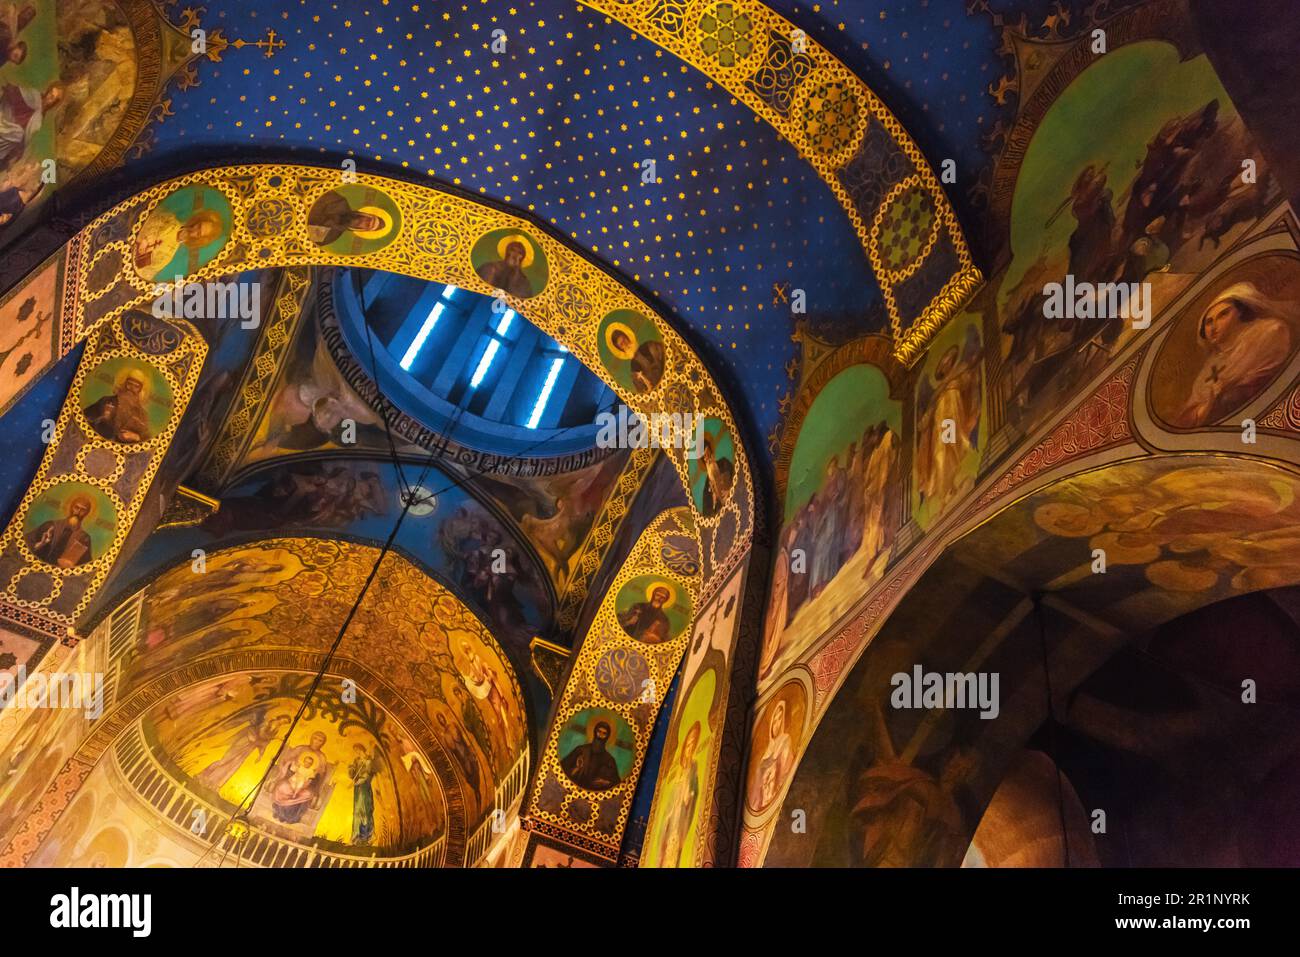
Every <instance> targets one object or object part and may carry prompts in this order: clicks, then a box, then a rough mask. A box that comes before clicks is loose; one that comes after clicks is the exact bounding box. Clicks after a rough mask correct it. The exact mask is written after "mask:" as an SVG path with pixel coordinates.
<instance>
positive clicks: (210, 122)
mask: <svg viewBox="0 0 1300 957" xmlns="http://www.w3.org/2000/svg"><path fill="white" fill-rule="evenodd" d="M437 6H438V10H439V14H438V16H436V17H432V16H430V15H429V12H428V11H427V10H419V11H418V12H412V11H411V10H410V9H407V8H398V7H396V6H389V7H381V8H376V9H375V10H373V11H372V10H364V9H359V8H355V7H349V6H344V5H342V4H336V5H333V6H331V7H329V8H325V7H323V6H317V7H315V8H314V9H318V10H319V11H320V12H318V13H314V14H313V15H312V16H310V17H308V16H306V15H304V13H303V8H302V6H301V5H300V4H296V3H289V2H287V0H276V2H272V3H270V4H264V5H260V6H259V7H258V8H256V9H251V8H249V7H248V6H247V5H245V4H237V3H232V2H229V0H226V2H218V3H212V4H209V5H208V9H207V12H206V13H205V14H204V16H203V20H202V23H203V25H204V26H205V27H206V28H207V29H208V30H210V31H215V30H217V29H218V28H220V29H221V30H222V32H223V34H224V36H225V38H226V39H227V40H228V41H234V40H236V39H244V40H247V41H250V42H251V41H255V40H259V39H263V40H264V39H265V37H266V36H267V35H268V34H267V31H268V30H274V31H275V34H276V38H277V39H276V40H275V42H277V43H279V42H283V43H284V47H283V48H282V49H281V48H276V50H275V52H274V55H272V56H270V57H267V56H265V55H264V52H263V51H262V50H260V49H256V48H253V47H251V46H246V47H244V48H242V49H232V48H227V49H226V50H225V51H224V52H223V54H222V60H221V62H219V63H208V62H203V63H201V64H200V66H199V79H200V83H199V85H198V87H196V88H194V89H192V90H190V91H188V92H187V93H185V94H183V95H181V96H178V97H176V98H175V99H174V101H173V109H174V111H175V115H174V116H169V117H167V118H166V120H165V122H163V123H161V124H159V125H158V126H157V127H156V130H155V133H156V136H155V137H154V142H153V146H152V149H151V153H150V156H151V162H152V163H156V164H159V166H160V167H168V168H176V167H178V166H181V165H184V164H185V162H186V161H187V160H189V161H190V162H192V159H191V158H192V157H193V156H194V155H195V149H196V147H200V146H201V147H202V155H204V156H212V155H216V154H217V153H223V154H229V153H230V152H231V151H232V149H234V148H238V144H240V143H241V142H242V143H247V145H248V146H249V147H267V148H273V149H276V150H280V151H285V152H292V153H293V154H294V156H295V158H297V159H307V158H309V157H307V156H304V155H303V154H304V153H315V154H320V156H321V157H322V158H324V157H329V158H331V160H332V159H334V158H337V157H342V156H347V155H353V156H355V157H356V159H357V161H358V164H359V165H361V166H362V167H363V168H367V167H373V166H377V165H382V166H383V167H385V168H389V169H392V168H395V167H400V168H402V169H405V170H407V171H409V172H410V173H411V174H413V175H431V176H433V177H436V178H437V179H438V180H440V181H442V182H450V183H453V184H455V185H459V186H461V187H462V188H465V189H467V190H470V191H472V192H475V193H479V194H481V195H484V196H487V197H490V198H492V199H497V200H500V201H502V202H506V203H509V204H511V205H514V206H516V207H518V208H522V209H527V210H529V211H531V212H533V213H534V214H535V215H537V216H539V217H540V218H542V219H543V220H545V221H546V222H547V223H549V224H551V225H553V226H554V227H555V228H556V229H558V230H559V231H561V232H563V233H564V234H566V235H567V236H569V237H570V238H572V239H573V240H575V241H576V242H577V243H578V244H579V245H580V246H581V247H583V248H585V249H587V250H590V251H591V252H593V253H594V254H596V255H597V256H598V257H599V258H601V259H602V260H603V261H604V262H606V263H607V264H609V265H611V266H613V267H614V268H616V269H618V270H619V271H620V272H622V273H623V274H624V275H626V276H629V277H631V278H632V279H633V280H634V281H636V282H638V283H640V284H641V285H642V286H644V287H645V288H646V289H647V290H648V291H649V292H650V293H651V294H652V295H653V296H654V297H656V298H657V299H658V300H659V301H660V302H662V303H663V304H664V305H665V306H666V307H667V308H668V309H669V310H670V311H671V312H672V313H674V314H675V315H676V316H678V317H680V319H682V320H684V321H685V323H686V324H687V325H689V327H690V329H691V330H693V331H694V332H695V336H694V337H693V338H695V339H696V341H697V343H701V344H703V345H704V348H705V350H706V353H707V354H708V357H709V358H710V359H711V360H713V364H714V365H715V367H717V368H718V370H719V371H720V372H722V373H723V374H724V375H729V377H730V378H731V379H732V380H734V381H735V383H736V384H738V385H739V386H740V387H741V388H742V389H743V392H744V397H745V401H746V403H747V404H748V406H749V409H750V412H751V414H752V420H753V423H754V426H755V428H756V431H758V433H759V434H762V435H766V434H767V433H768V432H769V431H770V430H771V428H772V427H773V426H774V425H775V424H776V421H777V398H778V395H779V393H780V392H782V391H783V390H784V389H785V387H786V384H787V382H788V379H787V375H786V371H785V365H786V363H787V361H789V360H790V359H791V358H792V357H793V356H794V349H793V344H792V343H791V342H790V338H789V335H788V334H789V332H791V331H792V330H793V324H792V321H791V319H790V316H789V313H788V306H787V305H785V304H780V305H774V298H775V297H774V294H773V285H774V284H777V283H780V284H785V285H789V286H791V287H799V288H805V289H806V290H807V293H808V300H809V312H810V313H815V314H817V315H822V316H835V317H838V318H850V317H864V316H866V315H868V314H869V313H870V312H871V306H872V305H873V304H874V303H876V302H877V301H878V293H877V292H876V287H875V284H874V281H873V280H872V279H871V273H870V269H869V267H868V265H867V263H866V258H865V256H864V254H863V252H862V249H861V246H860V244H859V242H858V241H857V239H856V237H855V236H854V233H853V230H852V228H851V226H850V224H849V223H848V221H847V219H846V217H845V215H844V213H843V212H842V210H841V209H840V207H839V204H838V203H837V202H836V200H835V198H834V196H833V195H832V194H831V192H830V190H829V189H828V188H827V187H826V186H825V185H824V184H823V183H822V182H821V181H820V180H819V178H818V176H817V174H816V173H815V172H814V171H813V170H812V169H811V168H810V167H809V166H808V165H807V164H806V163H805V162H804V161H803V160H801V159H800V158H799V156H798V155H797V154H796V152H795V151H794V149H793V148H792V147H791V146H790V145H788V144H787V143H785V142H783V141H781V140H780V138H779V137H778V135H777V134H776V133H775V131H773V130H772V129H771V128H770V127H769V126H768V125H767V124H766V123H765V122H763V121H761V120H759V119H758V118H756V117H755V116H754V114H753V113H752V112H751V111H750V110H749V109H748V108H746V107H745V106H743V105H741V104H738V103H736V102H734V101H733V100H732V99H731V98H730V97H729V96H728V95H727V94H726V93H725V91H722V90H720V89H719V88H718V87H716V86H715V85H714V84H713V83H711V82H710V81H709V80H708V79H707V78H706V77H704V76H703V75H701V74H699V73H698V72H696V71H695V70H694V69H693V68H691V67H689V66H687V65H685V64H684V63H682V62H680V61H679V60H677V59H676V58H675V57H673V56H671V55H669V54H666V53H664V52H663V51H662V50H660V49H658V48H657V47H655V46H654V45H653V44H652V43H650V42H649V41H647V40H645V39H642V38H641V37H639V36H637V35H635V34H634V33H632V32H631V31H629V30H628V29H627V28H625V27H622V26H620V25H618V24H614V23H611V22H607V21H606V19H605V18H604V17H603V16H600V15H598V14H595V13H593V12H591V11H588V10H585V9H583V8H580V7H578V6H576V5H574V4H571V3H568V2H563V3H560V2H554V3H552V2H532V3H526V4H514V3H504V2H499V0H483V2H479V3H466V4H456V5H452V4H438V5H437ZM496 29H501V30H504V31H505V34H506V39H507V47H506V51H507V52H506V53H504V54H501V55H494V54H493V53H492V52H491V50H490V49H489V45H490V43H491V40H492V37H491V33H492V31H493V30H496ZM231 144H236V146H235V147H232V145H231ZM646 159H653V160H654V161H655V172H656V175H657V178H658V180H659V182H657V183H654V184H647V185H643V184H642V182H641V174H642V165H641V164H642V161H643V160H646Z"/></svg>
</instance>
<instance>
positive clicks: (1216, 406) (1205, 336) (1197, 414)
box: [1173, 282, 1294, 429]
mask: <svg viewBox="0 0 1300 957" xmlns="http://www.w3.org/2000/svg"><path fill="white" fill-rule="evenodd" d="M1293 309H1294V304H1292V303H1285V304H1284V303H1279V302H1273V301H1272V300H1270V299H1268V298H1267V297H1265V296H1264V295H1262V294H1261V293H1260V291H1259V290H1258V289H1257V288H1256V287H1255V286H1254V284H1253V283H1248V282H1241V283H1237V284H1235V285H1232V286H1229V287H1228V288H1227V289H1225V290H1223V292H1221V293H1219V295H1218V296H1216V297H1215V298H1214V300H1213V301H1212V302H1211V303H1210V304H1209V305H1208V306H1207V307H1206V309H1205V312H1203V313H1202V314H1201V319H1200V324H1199V326H1198V327H1197V340H1198V343H1199V345H1200V346H1201V348H1202V350H1203V351H1204V352H1205V359H1204V362H1203V363H1202V365H1201V368H1200V371H1199V372H1197V373H1196V377H1195V378H1194V379H1193V380H1192V384H1191V386H1190V388H1189V389H1188V392H1187V398H1186V400H1185V401H1184V403H1183V407H1182V409H1181V410H1180V411H1179V412H1178V413H1177V415H1176V416H1175V420H1174V423H1173V424H1174V425H1176V426H1178V427H1180V428H1185V429H1191V428H1196V427H1198V426H1202V425H1208V424H1210V423H1212V422H1217V421H1219V420H1221V419H1223V418H1224V417H1225V416H1227V415H1230V414H1231V413H1232V412H1233V411H1234V410H1236V409H1239V408H1240V407H1241V406H1243V405H1245V404H1246V403H1247V402H1249V401H1250V400H1251V399H1253V398H1254V397H1255V396H1256V395H1258V394H1259V392H1260V391H1261V390H1262V389H1264V388H1265V387H1266V386H1267V385H1268V384H1269V383H1270V382H1271V381H1273V377H1274V376H1276V375H1277V373H1278V371H1279V370H1280V369H1281V368H1282V366H1283V365H1285V364H1286V361H1287V358H1288V357H1289V356H1290V355H1291V345H1292V341H1291V327H1290V325H1289V324H1288V322H1287V321H1286V319H1284V318H1281V316H1282V313H1283V312H1284V311H1286V312H1289V311H1293Z"/></svg>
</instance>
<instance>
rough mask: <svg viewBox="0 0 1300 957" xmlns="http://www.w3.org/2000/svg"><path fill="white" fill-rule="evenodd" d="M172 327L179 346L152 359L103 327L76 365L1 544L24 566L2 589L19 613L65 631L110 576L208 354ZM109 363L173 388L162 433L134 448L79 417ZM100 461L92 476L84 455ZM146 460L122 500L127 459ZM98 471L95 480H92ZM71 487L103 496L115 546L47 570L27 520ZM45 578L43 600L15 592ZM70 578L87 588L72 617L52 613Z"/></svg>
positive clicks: (185, 328)
mask: <svg viewBox="0 0 1300 957" xmlns="http://www.w3.org/2000/svg"><path fill="white" fill-rule="evenodd" d="M163 322H165V323H166V324H167V325H170V326H171V327H173V328H174V329H175V330H176V331H177V332H178V333H179V334H180V338H179V341H178V343H177V345H176V346H175V347H174V348H173V349H172V350H171V351H170V352H166V353H162V354H152V353H150V352H146V351H145V350H143V349H139V348H137V347H136V346H135V345H134V344H133V343H131V341H130V340H129V339H128V338H127V337H126V335H125V334H124V331H123V329H122V327H121V324H120V323H114V324H113V325H112V326H104V327H101V328H100V330H99V333H98V335H97V337H96V338H95V340H94V341H93V342H92V343H91V344H90V346H89V347H88V348H87V350H86V353H85V355H83V356H82V358H81V362H80V364H79V365H78V367H77V374H76V376H75V377H74V378H73V380H72V386H71V387H70V389H69V390H68V394H67V397H66V398H65V399H64V402H63V408H62V410H61V411H60V412H59V418H58V420H57V422H56V423H55V427H54V436H53V439H52V440H51V441H50V443H49V445H48V447H47V448H46V450H45V455H44V456H43V457H42V459H41V465H40V468H39V469H38V470H37V472H36V476H35V478H34V479H32V482H31V484H30V485H29V486H28V488H27V492H26V494H25V495H24V496H23V499H22V502H21V503H20V504H19V506H18V509H17V511H15V512H14V516H13V518H12V519H10V521H9V525H8V527H7V528H6V529H5V531H4V535H3V538H0V553H6V552H10V550H11V549H13V551H15V552H16V553H17V555H18V557H19V558H20V559H21V561H22V567H20V568H18V569H16V570H15V571H14V572H13V575H12V577H11V578H10V579H9V580H8V581H7V582H6V583H5V584H4V592H3V593H2V595H0V597H2V598H3V600H4V601H5V602H6V603H7V604H9V605H11V606H15V607H17V608H21V609H24V610H27V611H30V612H33V613H36V614H38V615H40V616H42V617H44V618H47V619H49V620H51V621H53V622H57V623H58V624H61V625H68V626H71V625H73V624H74V623H75V621H76V619H77V617H78V616H79V615H80V614H81V612H82V611H84V610H85V608H86V606H87V605H88V604H89V603H90V601H91V599H92V598H94V596H95V591H96V589H97V588H98V587H99V586H100V585H101V584H103V582H104V579H105V578H106V577H107V576H108V573H109V570H110V569H111V568H112V567H113V564H114V563H115V562H116V560H117V556H118V553H119V552H120V551H121V549H122V546H123V545H124V544H125V542H126V537H127V535H128V534H129V533H130V531H131V527H132V525H133V524H134V522H135V518H136V516H137V515H138V514H139V511H140V508H141V506H142V505H143V504H144V499H145V496H146V495H147V493H148V490H149V487H150V485H151V484H152V482H153V478H154V476H155V474H157V471H158V468H159V466H160V465H161V464H162V461H163V458H164V457H165V455H166V452H167V449H168V447H169V446H170V445H171V442H172V439H173V438H174V436H175V434H176V430H177V428H178V427H179V426H180V422H181V419H182V418H183V417H184V415H185V410H186V408H187V407H188V406H189V402H190V399H191V397H192V396H193V394H194V388H195V386H196V385H197V384H198V379H199V373H200V371H201V370H202V368H203V360H204V358H205V356H206V355H207V344H206V343H205V342H204V341H203V337H202V336H200V335H199V334H198V332H197V331H196V330H194V328H193V327H192V326H190V325H189V323H186V322H184V321H182V320H163ZM113 359H128V360H130V361H132V362H135V363H138V364H140V365H142V366H146V367H148V368H150V369H151V370H153V371H154V372H155V373H157V374H158V375H159V376H160V377H161V378H162V379H164V380H165V381H166V382H167V385H168V388H169V389H170V390H171V410H170V413H169V415H168V418H167V424H166V426H164V428H163V429H162V431H160V432H159V433H158V434H157V435H155V436H153V437H152V438H150V439H148V440H146V441H143V442H138V443H122V442H117V441H114V440H112V439H107V438H104V437H103V436H101V435H99V434H98V433H97V432H96V431H95V430H94V429H92V428H90V425H89V423H88V421H87V420H86V416H85V411H84V410H83V409H82V407H81V395H82V390H83V388H84V386H85V384H86V380H87V378H88V377H89V376H90V375H91V374H92V373H93V372H94V371H95V370H97V369H98V368H99V367H100V366H101V365H102V364H103V363H105V362H108V361H110V360H113ZM67 443H76V444H77V445H78V447H77V448H76V451H75V452H73V453H72V454H69V451H68V449H67V448H66V447H65V444H67ZM91 455H96V456H105V457H109V458H110V459H111V463H112V464H111V468H109V469H107V471H105V470H103V469H99V470H95V471H94V472H92V470H91V469H89V468H87V462H86V460H87V457H88V456H91ZM140 456H146V457H147V461H146V462H145V464H144V466H143V468H140V469H138V473H137V474H138V478H137V479H136V481H135V484H134V485H133V486H132V487H131V488H130V489H129V493H128V494H126V495H124V494H123V493H122V492H121V490H119V488H118V485H119V484H120V482H121V478H122V475H123V473H124V472H125V470H126V466H127V461H128V459H135V458H138V457H140ZM96 473H98V474H96ZM70 483H77V484H81V485H87V486H90V487H91V488H93V489H95V490H96V491H97V492H99V493H100V494H101V495H103V496H104V497H105V498H106V499H107V500H108V502H109V503H110V504H111V505H112V506H113V509H114V514H115V523H114V529H113V540H112V543H111V544H110V545H109V547H108V548H107V549H106V550H105V551H104V552H103V553H102V554H99V555H96V556H95V557H94V558H93V559H92V560H91V561H88V562H86V563H85V564H84V565H78V566H75V567H72V568H59V567H57V566H55V565H51V564H49V563H47V562H45V561H43V560H41V559H39V558H37V557H36V555H35V554H33V552H32V550H31V548H30V547H29V545H28V543H27V535H26V526H27V516H28V514H29V513H30V511H31V509H32V507H33V506H34V505H35V504H36V502H37V501H38V500H39V499H40V498H41V497H42V496H44V495H45V493H46V492H48V491H50V490H52V489H56V488H58V487H59V486H62V485H66V484H70ZM34 575H44V576H47V577H48V578H49V580H50V583H51V587H50V590H49V592H48V594H46V595H45V596H44V597H41V598H32V599H29V598H22V597H20V594H19V593H20V591H21V586H22V583H23V581H24V579H26V578H28V577H30V576H34ZM70 580H86V581H87V584H86V586H85V589H84V591H83V593H82V595H81V597H80V599H78V601H77V604H76V606H75V607H74V608H73V610H72V611H70V612H68V611H62V610H55V609H54V608H52V607H51V606H53V605H54V604H55V603H56V602H57V601H58V600H59V598H60V597H61V595H62V593H63V589H64V586H65V583H66V582H68V581H70Z"/></svg>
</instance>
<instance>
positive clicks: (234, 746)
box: [168, 707, 290, 791]
mask: <svg viewBox="0 0 1300 957" xmlns="http://www.w3.org/2000/svg"><path fill="white" fill-rule="evenodd" d="M168 716H169V717H170V716H171V715H170V714H169V715H168ZM289 721H290V719H289V716H288V715H283V714H281V715H276V716H275V717H273V718H270V719H268V718H267V717H266V708H265V707H263V708H259V709H258V710H257V711H255V712H254V713H253V716H252V717H251V719H250V720H249V722H248V724H247V725H246V726H245V727H244V728H243V729H242V730H241V731H240V732H239V734H238V735H236V736H235V738H234V740H232V741H231V742H230V745H229V747H227V748H226V753H225V754H223V755H222V756H221V757H220V758H218V759H217V760H215V761H213V762H212V763H211V764H209V765H208V766H207V767H206V768H204V769H203V770H202V771H200V772H199V775H198V779H199V781H200V782H202V783H203V784H206V785H207V786H208V787H210V788H212V790H214V791H220V790H221V789H222V788H223V787H224V786H225V784H226V782H227V781H229V780H230V779H231V778H232V777H234V776H235V772H237V771H238V770H239V769H240V768H241V767H243V766H244V762H245V761H247V760H248V758H249V757H250V756H252V755H253V754H258V753H262V752H264V751H266V750H267V749H268V748H270V746H271V745H272V744H274V743H275V742H276V741H277V740H278V739H279V737H280V735H281V734H282V733H283V732H284V728H285V726H286V725H287V724H288V723H289Z"/></svg>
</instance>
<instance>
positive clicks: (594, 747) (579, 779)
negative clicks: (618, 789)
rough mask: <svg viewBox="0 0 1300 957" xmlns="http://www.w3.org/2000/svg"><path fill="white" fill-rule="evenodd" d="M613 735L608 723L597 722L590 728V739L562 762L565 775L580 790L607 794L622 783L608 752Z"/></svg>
mask: <svg viewBox="0 0 1300 957" xmlns="http://www.w3.org/2000/svg"><path fill="white" fill-rule="evenodd" d="M612 733H613V729H612V728H611V727H610V724H609V722H608V721H597V722H596V726H595V727H594V728H592V729H591V740H590V741H588V742H587V743H586V744H580V745H578V746H577V747H575V748H574V749H573V750H572V751H570V752H569V753H568V754H566V755H565V756H564V758H563V760H561V761H560V767H561V768H563V769H564V773H565V774H567V775H568V776H569V780H570V781H572V782H573V783H574V784H576V785H578V787H580V788H586V789H587V790H589V791H604V790H606V789H607V788H612V787H613V786H614V785H616V784H618V783H619V782H620V781H622V780H623V778H622V776H621V775H620V774H619V773H618V764H617V763H616V762H615V761H614V756H613V755H612V754H610V753H609V751H608V750H607V749H606V746H607V745H608V744H609V736H610V734H612Z"/></svg>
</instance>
